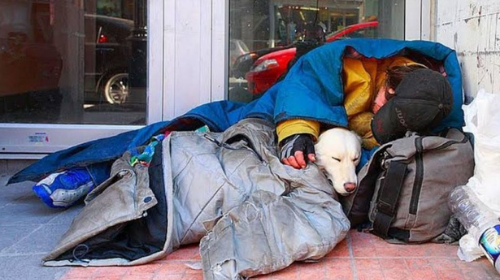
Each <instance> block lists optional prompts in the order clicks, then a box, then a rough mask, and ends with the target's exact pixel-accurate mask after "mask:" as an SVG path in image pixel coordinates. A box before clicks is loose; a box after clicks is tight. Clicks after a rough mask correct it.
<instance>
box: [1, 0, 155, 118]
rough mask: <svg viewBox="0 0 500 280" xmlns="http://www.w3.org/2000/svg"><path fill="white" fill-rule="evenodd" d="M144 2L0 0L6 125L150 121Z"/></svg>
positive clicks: (3, 97) (120, 0)
mask: <svg viewBox="0 0 500 280" xmlns="http://www.w3.org/2000/svg"><path fill="white" fill-rule="evenodd" d="M144 3H146V1H145V0H137V1H133V0H90V1H55V0H47V1H35V0H31V1H29V0H28V1H16V0H2V1H1V2H0V122H3V123H10V122H12V123H64V124H66V123H67V124H145V123H146V118H145V112H146V84H145V81H146V79H145V76H146V71H145V69H146V66H145V65H146V61H145V60H144V59H142V58H141V59H134V55H133V54H134V51H137V50H136V49H134V48H142V49H141V50H140V53H145V52H146V46H145V44H146V33H145V32H142V33H141V38H140V39H139V41H143V42H144V44H142V45H141V44H134V43H133V42H134V40H135V39H137V38H135V37H137V36H135V34H137V33H138V32H134V31H135V30H138V29H140V30H146V27H145V21H141V23H142V26H137V25H135V24H134V19H135V18H137V17H141V18H142V17H144V16H145V15H146V5H145V4H144ZM139 4H142V5H139ZM136 7H139V8H140V9H137V8H136ZM140 63H143V64H144V67H140V66H141V64H140ZM132 64H134V67H131V66H132ZM133 69H140V70H141V71H140V73H139V71H134V70H133ZM131 70H132V71H133V72H132V73H131ZM131 75H132V77H134V78H135V79H136V80H140V81H143V83H136V84H135V85H136V87H131V86H130V82H129V80H130V76H131ZM142 76H144V77H142Z"/></svg>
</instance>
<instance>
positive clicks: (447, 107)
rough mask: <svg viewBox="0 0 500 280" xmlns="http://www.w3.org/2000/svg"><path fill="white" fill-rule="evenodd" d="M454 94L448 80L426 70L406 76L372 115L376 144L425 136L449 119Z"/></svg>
mask: <svg viewBox="0 0 500 280" xmlns="http://www.w3.org/2000/svg"><path fill="white" fill-rule="evenodd" d="M452 106H453V94H452V90H451V86H450V84H449V83H448V81H447V79H446V78H445V77H443V75H441V74H440V73H439V72H436V71H432V70H429V69H420V70H415V71H413V72H411V73H408V74H407V75H406V77H404V78H403V80H402V81H401V83H400V84H399V86H398V87H397V88H396V92H395V96H394V97H393V98H391V99H390V100H389V101H387V103H386V104H385V105H383V106H382V108H380V110H379V111H378V112H377V113H376V114H375V115H374V116H373V119H372V123H371V128H372V133H373V136H374V137H375V139H376V140H377V141H378V142H379V144H384V143H387V142H390V141H392V140H395V139H398V138H401V137H403V136H405V134H406V132H407V131H412V132H417V133H419V134H421V135H425V134H428V133H429V132H430V131H431V130H432V129H433V128H435V127H436V126H438V125H439V124H440V123H441V121H442V120H443V119H444V118H445V117H446V116H448V114H449V113H450V111H451V108H452Z"/></svg>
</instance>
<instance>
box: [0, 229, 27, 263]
mask: <svg viewBox="0 0 500 280" xmlns="http://www.w3.org/2000/svg"><path fill="white" fill-rule="evenodd" d="M32 231H33V226H31V225H14V226H0V236H1V238H0V256H2V255H4V253H3V251H4V250H5V249H6V248H9V247H10V246H12V245H14V244H15V243H16V242H18V241H20V240H22V239H24V238H25V237H27V236H28V235H29V234H30V233H31V232H32Z"/></svg>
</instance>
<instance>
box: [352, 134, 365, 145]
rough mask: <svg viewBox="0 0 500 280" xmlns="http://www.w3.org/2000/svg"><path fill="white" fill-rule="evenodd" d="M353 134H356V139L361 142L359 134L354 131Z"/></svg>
mask: <svg viewBox="0 0 500 280" xmlns="http://www.w3.org/2000/svg"><path fill="white" fill-rule="evenodd" d="M353 133H354V135H356V139H357V140H358V142H359V144H360V145H361V144H363V139H362V138H361V136H359V135H358V134H357V133H356V132H353Z"/></svg>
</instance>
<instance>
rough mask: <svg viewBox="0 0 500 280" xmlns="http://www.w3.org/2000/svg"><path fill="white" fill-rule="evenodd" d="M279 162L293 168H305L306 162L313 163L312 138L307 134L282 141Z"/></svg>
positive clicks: (314, 159) (314, 158) (314, 156)
mask: <svg viewBox="0 0 500 280" xmlns="http://www.w3.org/2000/svg"><path fill="white" fill-rule="evenodd" d="M280 158H281V162H283V164H286V165H290V166H292V167H294V168H297V169H301V168H305V167H306V165H307V162H308V161H310V162H315V161H316V154H315V151H314V143H313V138H312V136H311V135H309V134H296V135H292V136H289V137H287V138H285V139H283V141H282V145H281V150H280Z"/></svg>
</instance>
